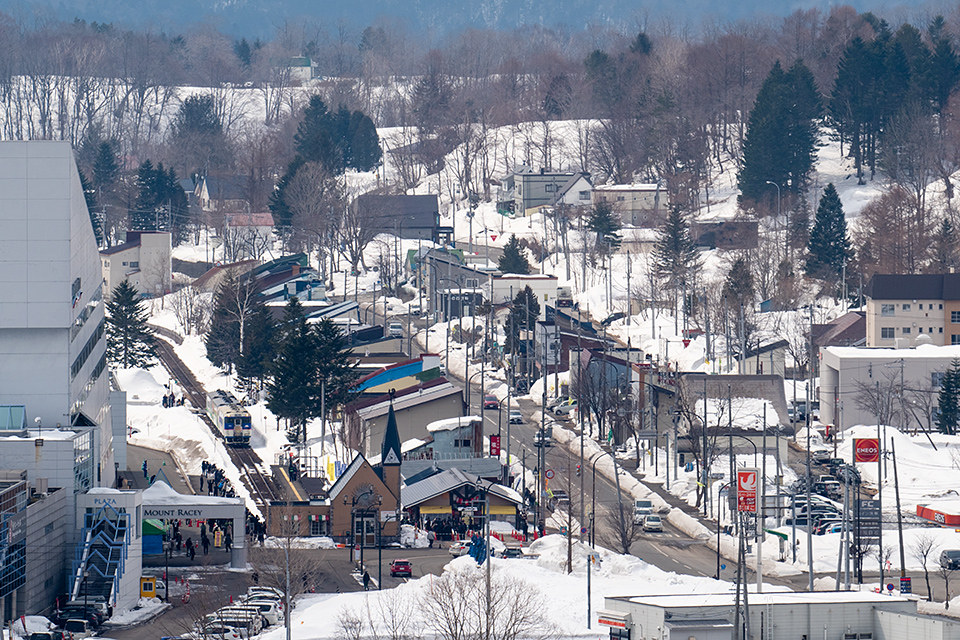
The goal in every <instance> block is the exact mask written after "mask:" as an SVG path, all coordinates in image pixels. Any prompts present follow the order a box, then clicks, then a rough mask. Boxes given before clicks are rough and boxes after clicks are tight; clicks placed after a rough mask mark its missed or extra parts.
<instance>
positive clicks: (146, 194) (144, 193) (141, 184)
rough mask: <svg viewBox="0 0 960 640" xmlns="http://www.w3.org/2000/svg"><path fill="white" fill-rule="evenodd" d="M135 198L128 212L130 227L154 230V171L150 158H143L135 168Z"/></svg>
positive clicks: (155, 217) (155, 226) (140, 229)
mask: <svg viewBox="0 0 960 640" xmlns="http://www.w3.org/2000/svg"><path fill="white" fill-rule="evenodd" d="M136 188H137V199H136V200H135V201H134V204H133V208H134V210H133V211H131V212H130V228H131V229H134V230H137V231H156V230H157V212H156V210H155V208H154V207H155V205H156V202H157V197H156V172H155V171H154V169H153V163H152V162H150V160H144V161H143V162H141V163H140V167H139V168H138V169H137V181H136Z"/></svg>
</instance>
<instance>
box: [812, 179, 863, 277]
mask: <svg viewBox="0 0 960 640" xmlns="http://www.w3.org/2000/svg"><path fill="white" fill-rule="evenodd" d="M807 251H808V255H807V264H806V272H807V275H809V276H812V277H814V278H819V279H821V280H828V281H834V280H836V279H837V278H839V277H840V273H841V271H842V270H843V265H844V263H845V262H846V261H847V260H849V259H850V258H851V257H853V254H852V251H851V250H850V239H849V238H848V237H847V220H846V218H845V217H844V215H843V205H842V204H841V203H840V195H839V194H838V193H837V189H836V187H834V186H833V183H832V182H831V183H830V184H828V185H827V188H826V189H824V190H823V196H822V197H821V198H820V204H819V206H818V207H817V215H816V217H815V218H814V222H813V230H812V231H811V232H810V242H809V243H808V245H807Z"/></svg>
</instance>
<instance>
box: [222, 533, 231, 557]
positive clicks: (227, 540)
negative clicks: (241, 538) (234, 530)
mask: <svg viewBox="0 0 960 640" xmlns="http://www.w3.org/2000/svg"><path fill="white" fill-rule="evenodd" d="M231 545H233V536H231V535H230V534H229V533H228V534H226V535H225V536H223V548H224V550H225V551H226V552H227V553H230V547H231Z"/></svg>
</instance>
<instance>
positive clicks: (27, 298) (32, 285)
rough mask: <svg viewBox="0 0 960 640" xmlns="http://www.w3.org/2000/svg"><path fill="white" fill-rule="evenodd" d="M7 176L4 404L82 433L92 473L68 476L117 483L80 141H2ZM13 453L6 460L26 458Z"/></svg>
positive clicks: (1, 252) (2, 266)
mask: <svg viewBox="0 0 960 640" xmlns="http://www.w3.org/2000/svg"><path fill="white" fill-rule="evenodd" d="M0 185H2V188H0V405H23V406H25V410H26V416H27V420H26V422H27V424H28V425H29V428H30V429H31V430H33V429H37V428H38V427H41V428H47V429H50V428H56V427H57V426H58V425H60V426H62V427H63V428H64V429H65V430H70V431H74V432H76V433H78V434H84V437H83V439H84V440H86V441H87V442H88V445H86V446H89V456H90V464H89V466H86V465H84V467H85V468H84V469H83V473H84V474H85V476H84V478H82V479H76V480H77V482H73V483H67V482H64V483H63V484H61V485H60V486H64V487H68V488H71V489H76V490H78V491H82V490H83V489H84V488H88V487H90V486H112V485H113V483H114V478H115V475H114V473H115V470H114V455H113V448H114V443H113V438H112V430H111V411H110V401H109V400H110V385H109V382H108V376H107V358H106V341H105V335H104V333H105V320H104V304H103V296H104V293H105V292H104V290H103V284H102V283H103V274H102V271H101V263H100V255H99V253H98V251H97V242H96V239H95V237H94V234H93V226H92V225H91V223H90V215H89V213H88V211H87V205H86V201H85V199H84V196H83V190H82V188H81V186H80V177H79V174H78V172H77V167H76V164H75V163H74V159H73V150H72V149H71V147H70V145H69V144H68V143H66V142H54V141H31V142H0ZM118 445H119V446H123V443H122V442H120V443H118ZM5 455H6V449H4V448H0V468H19V469H23V468H26V467H25V465H23V464H16V465H10V464H7V461H6V460H5V459H4V457H5ZM36 473H44V472H43V471H37V470H35V469H31V470H30V474H31V475H30V480H31V481H32V480H34V478H35V474H36ZM53 473H54V470H52V469H51V471H50V474H51V475H52V474H53ZM81 480H82V482H81Z"/></svg>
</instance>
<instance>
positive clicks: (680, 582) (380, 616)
mask: <svg viewBox="0 0 960 640" xmlns="http://www.w3.org/2000/svg"><path fill="white" fill-rule="evenodd" d="M529 551H530V553H531V554H533V555H535V556H537V557H536V558H534V559H528V558H523V559H509V560H501V559H498V558H494V559H493V560H492V563H493V564H492V567H491V568H492V573H493V581H492V583H493V584H494V586H495V588H496V587H500V588H501V589H503V588H506V587H505V585H506V584H507V583H512V584H516V583H519V586H520V587H521V589H520V591H519V593H521V594H523V595H522V599H523V600H526V599H527V598H530V599H531V601H532V602H533V603H534V604H535V607H534V610H535V611H536V613H537V614H538V616H539V617H540V618H542V620H543V625H544V626H543V631H550V632H552V633H553V635H554V636H555V637H563V638H597V637H600V636H602V635H605V633H604V630H602V629H599V630H598V629H597V628H596V622H595V621H594V622H593V627H594V628H593V629H592V630H591V629H587V604H586V596H587V576H586V569H587V556H588V551H589V547H587V546H586V545H581V544H579V543H574V545H573V572H572V573H570V574H567V573H566V561H567V540H566V538H564V537H562V536H559V535H551V536H547V537H545V538H542V539H541V540H538V541H537V542H535V543H533V544H532V545H531V546H530V549H529ZM597 552H598V553H599V555H600V562H599V565H594V567H593V568H592V575H591V583H592V585H591V586H592V588H591V591H592V610H593V611H594V612H595V611H596V610H597V609H599V608H602V606H603V597H604V596H613V595H639V594H641V593H645V594H650V593H657V594H674V593H716V592H718V591H728V590H730V589H732V587H733V585H732V584H731V583H728V582H722V581H716V580H712V579H708V578H694V577H690V576H683V575H678V574H674V573H667V572H664V571H661V570H660V569H658V568H656V567H654V566H652V565H649V564H647V563H645V562H643V561H642V560H640V559H639V558H636V557H634V556H623V555H619V554H615V553H612V552H610V551H608V550H605V549H600V548H598V549H597ZM484 570H485V568H484V567H478V566H477V564H476V562H475V561H474V560H473V559H472V558H470V557H469V556H462V557H459V558H455V559H453V560H452V561H451V562H450V563H449V564H448V565H447V567H446V569H445V576H451V577H454V578H455V582H456V583H457V584H459V585H461V586H460V587H459V588H458V589H457V592H456V593H458V594H459V593H460V590H459V589H460V588H463V589H465V591H466V594H467V596H468V599H469V600H470V601H476V602H482V597H483V596H482V593H483V591H482V586H483V584H484V582H483V575H484ZM471 578H472V579H471ZM446 580H447V578H445V577H441V578H437V577H435V576H426V577H423V578H418V579H416V580H411V581H409V582H407V583H405V584H402V585H400V586H399V587H397V588H396V589H390V590H386V591H380V592H375V591H374V592H365V593H364V592H361V593H351V594H337V595H334V594H325V595H315V596H307V597H304V598H302V599H301V600H300V601H299V602H298V606H297V608H296V609H295V610H294V617H293V638H294V639H295V640H321V639H323V640H326V639H328V638H330V639H332V638H337V639H339V638H343V637H346V635H345V633H344V631H343V627H342V624H344V623H345V622H346V620H347V619H360V620H363V625H364V628H363V634H364V637H384V635H385V634H386V633H387V628H388V627H391V626H393V628H396V626H397V625H400V626H402V627H403V635H404V636H405V637H406V636H410V637H421V638H425V639H432V638H435V637H437V633H436V630H435V628H434V627H433V626H432V625H434V624H436V618H435V617H434V616H432V615H431V614H430V607H431V603H433V602H436V601H437V600H438V599H442V598H443V597H446V596H448V594H444V593H437V592H436V591H434V589H435V588H436V589H442V588H449V585H448V583H447V582H446ZM463 585H467V586H466V587H463ZM474 585H476V586H477V587H479V588H480V589H479V590H478V591H477V592H476V593H473V592H471V591H470V587H472V586H474ZM766 588H767V589H769V590H774V589H773V588H772V587H770V586H769V585H767V587H766ZM441 601H442V600H441ZM465 618H467V619H470V614H469V613H467V614H466V615H465ZM468 624H469V623H468ZM371 627H373V628H375V630H376V633H374V631H373V629H371ZM284 633H285V632H284V630H283V629H277V630H274V631H271V632H269V633H267V634H264V635H263V638H264V640H280V639H281V638H283V637H284ZM533 635H540V634H531V636H533Z"/></svg>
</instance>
